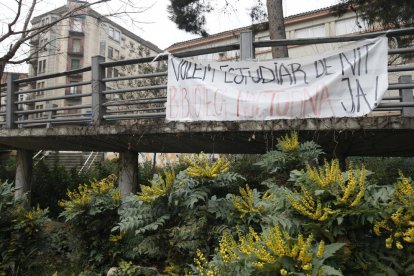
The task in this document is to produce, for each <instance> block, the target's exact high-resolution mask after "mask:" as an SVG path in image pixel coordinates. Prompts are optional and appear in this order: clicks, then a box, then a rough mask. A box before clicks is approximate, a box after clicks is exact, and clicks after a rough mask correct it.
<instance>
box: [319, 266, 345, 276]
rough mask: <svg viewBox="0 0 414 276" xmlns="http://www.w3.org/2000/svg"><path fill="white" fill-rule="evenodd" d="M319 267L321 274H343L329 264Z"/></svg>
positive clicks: (337, 275)
mask: <svg viewBox="0 0 414 276" xmlns="http://www.w3.org/2000/svg"><path fill="white" fill-rule="evenodd" d="M320 269H321V270H322V275H332V276H343V274H342V272H341V271H340V270H338V269H336V268H333V267H332V266H329V265H324V266H322V267H321V268H320Z"/></svg>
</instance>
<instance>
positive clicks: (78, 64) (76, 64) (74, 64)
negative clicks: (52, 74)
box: [70, 59, 80, 70]
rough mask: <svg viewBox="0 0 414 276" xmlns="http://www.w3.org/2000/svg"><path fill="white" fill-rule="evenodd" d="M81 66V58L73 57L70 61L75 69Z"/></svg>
mask: <svg viewBox="0 0 414 276" xmlns="http://www.w3.org/2000/svg"><path fill="white" fill-rule="evenodd" d="M79 68H80V59H72V60H71V63H70V69H71V70H75V69H79Z"/></svg>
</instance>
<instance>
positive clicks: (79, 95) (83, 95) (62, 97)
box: [14, 93, 92, 104]
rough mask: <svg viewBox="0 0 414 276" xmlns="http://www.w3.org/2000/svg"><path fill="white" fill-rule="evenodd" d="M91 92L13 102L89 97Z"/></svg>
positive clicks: (25, 102)
mask: <svg viewBox="0 0 414 276" xmlns="http://www.w3.org/2000/svg"><path fill="white" fill-rule="evenodd" d="M90 96H92V93H87V94H75V95H65V96H58V97H49V98H39V99H34V100H25V101H20V102H19V101H17V102H14V103H15V104H27V103H37V102H45V101H54V100H64V99H73V98H83V97H90Z"/></svg>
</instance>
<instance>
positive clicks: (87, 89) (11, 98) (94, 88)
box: [0, 28, 414, 129]
mask: <svg viewBox="0 0 414 276" xmlns="http://www.w3.org/2000/svg"><path fill="white" fill-rule="evenodd" d="M379 35H386V36H387V37H389V38H392V37H399V36H406V35H414V28H405V29H398V30H389V31H386V32H376V33H367V34H361V35H353V36H341V37H324V38H311V39H287V40H267V41H257V42H253V39H252V38H251V34H250V40H249V39H245V38H243V33H242V34H241V39H240V43H236V44H229V45H225V46H219V47H211V48H206V49H199V50H192V51H186V52H178V53H174V55H175V56H177V57H195V56H202V55H207V54H216V53H222V52H228V51H240V57H241V58H242V59H243V58H246V57H252V55H254V52H255V50H256V49H260V48H267V47H272V46H281V45H286V46H298V45H314V44H326V43H341V42H349V41H356V40H361V39H366V38H372V37H377V36H379ZM413 53H414V47H407V48H396V49H389V51H388V54H389V55H406V54H413ZM154 58H155V57H144V58H136V59H129V60H119V61H109V62H108V61H105V58H104V57H101V56H95V57H93V58H92V63H91V64H92V65H91V66H88V67H85V68H81V69H77V70H71V71H67V72H62V73H54V74H46V75H39V76H36V77H31V78H25V79H18V75H17V74H9V75H8V80H7V84H6V85H5V84H3V85H2V86H1V87H0V88H1V94H0V97H1V103H2V106H3V105H5V106H6V108H5V109H4V108H2V109H0V126H2V127H3V128H7V129H13V128H30V127H52V126H56V125H61V124H65V125H67V124H76V125H79V124H81V125H96V126H97V125H102V124H105V123H106V122H109V121H121V120H131V119H151V118H164V117H165V103H166V100H167V95H166V93H167V92H166V88H167V84H166V81H167V78H166V77H167V71H166V66H165V64H164V65H163V66H154V64H153V60H154ZM166 58H167V56H159V57H158V58H157V62H160V61H163V60H165V59H166ZM158 65H159V64H158ZM128 66H129V67H131V69H133V70H135V71H137V72H142V71H144V72H146V73H138V74H134V73H129V74H127V75H126V74H125V75H118V76H111V75H109V74H108V72H109V70H111V71H112V72H114V71H115V70H114V69H117V71H118V72H119V71H122V70H118V69H122V68H123V69H125V68H127V67H128ZM139 68H141V69H139ZM133 70H132V71H133ZM124 71H125V70H124ZM412 71H414V64H413V63H410V62H408V63H406V64H402V65H393V66H389V67H388V72H412ZM80 74H82V76H81V77H82V79H81V80H79V75H80ZM403 74H404V75H401V76H399V79H398V82H395V83H391V84H390V85H389V87H388V89H389V90H390V91H392V90H397V91H399V92H398V93H394V94H391V95H389V96H386V97H384V98H383V101H382V102H381V103H380V104H379V105H378V106H377V108H376V109H375V110H374V111H375V112H378V111H381V112H384V111H386V112H388V111H396V112H397V115H401V116H414V99H413V88H414V82H413V80H412V76H411V74H409V73H408V74H407V73H403ZM73 76H75V77H76V79H77V80H78V82H76V83H72V82H70V81H69V80H70V79H71V77H73ZM56 78H64V79H66V83H65V84H59V85H55V86H47V87H43V86H42V87H38V86H37V85H36V84H37V83H39V81H42V82H46V81H47V80H53V79H56ZM85 79H86V80H85ZM81 87H82V88H83V89H82V91H81V92H80V93H78V91H79V90H80V89H79V88H81ZM1 118H3V120H1Z"/></svg>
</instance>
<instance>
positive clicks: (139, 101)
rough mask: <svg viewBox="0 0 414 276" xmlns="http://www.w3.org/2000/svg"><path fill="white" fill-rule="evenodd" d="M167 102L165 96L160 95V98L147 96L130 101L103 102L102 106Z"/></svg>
mask: <svg viewBox="0 0 414 276" xmlns="http://www.w3.org/2000/svg"><path fill="white" fill-rule="evenodd" d="M165 102H167V97H160V98H148V99H140V100H132V101H117V102H106V103H103V104H102V106H124V105H125V106H127V105H134V104H147V103H165Z"/></svg>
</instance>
